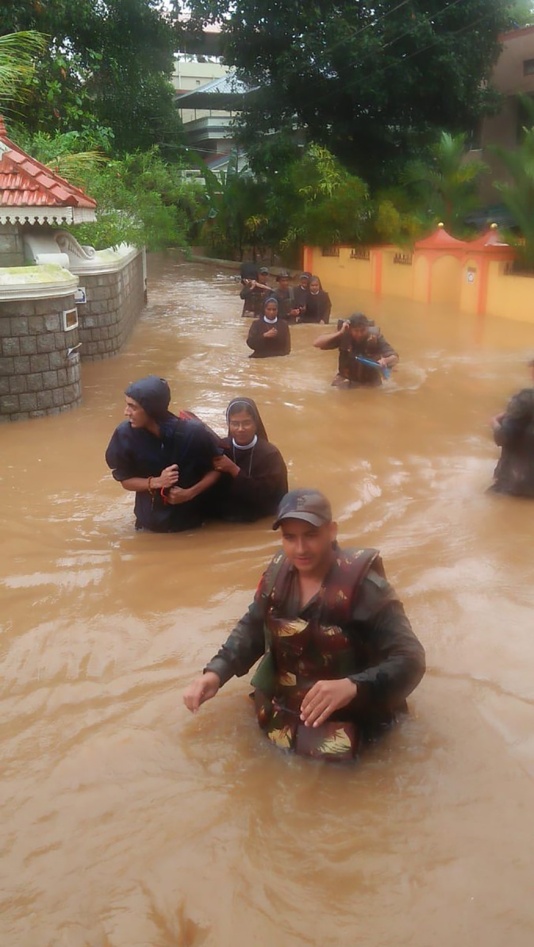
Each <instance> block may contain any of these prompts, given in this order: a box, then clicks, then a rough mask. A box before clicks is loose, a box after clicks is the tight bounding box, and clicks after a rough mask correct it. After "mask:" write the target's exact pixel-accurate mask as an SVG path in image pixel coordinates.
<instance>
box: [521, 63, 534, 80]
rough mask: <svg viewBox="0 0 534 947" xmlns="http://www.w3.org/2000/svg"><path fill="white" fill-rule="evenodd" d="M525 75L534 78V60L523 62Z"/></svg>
mask: <svg viewBox="0 0 534 947" xmlns="http://www.w3.org/2000/svg"><path fill="white" fill-rule="evenodd" d="M523 75H524V76H534V59H524V60H523Z"/></svg>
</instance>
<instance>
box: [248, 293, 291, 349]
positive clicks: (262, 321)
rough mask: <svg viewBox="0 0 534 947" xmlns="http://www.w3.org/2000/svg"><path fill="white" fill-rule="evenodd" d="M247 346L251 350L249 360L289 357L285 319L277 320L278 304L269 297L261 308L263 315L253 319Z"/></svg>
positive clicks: (288, 341) (288, 336) (289, 337)
mask: <svg viewBox="0 0 534 947" xmlns="http://www.w3.org/2000/svg"><path fill="white" fill-rule="evenodd" d="M247 345H248V347H249V349H253V352H252V355H250V356H249V357H250V358H270V357H271V356H275V355H289V353H290V351H291V336H290V335H289V326H288V324H287V322H286V320H285V319H279V318H278V302H277V300H276V299H275V298H274V296H269V297H268V299H266V300H265V303H264V306H263V314H262V315H261V316H260V318H259V319H255V320H254V322H253V323H252V325H251V326H250V330H249V333H248V336H247Z"/></svg>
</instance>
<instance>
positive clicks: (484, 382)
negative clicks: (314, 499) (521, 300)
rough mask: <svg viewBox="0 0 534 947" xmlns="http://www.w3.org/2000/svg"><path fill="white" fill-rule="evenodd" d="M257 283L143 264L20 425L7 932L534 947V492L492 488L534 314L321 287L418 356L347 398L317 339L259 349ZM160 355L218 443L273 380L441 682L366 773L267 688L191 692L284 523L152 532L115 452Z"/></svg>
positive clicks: (5, 750) (1, 904)
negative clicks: (292, 743)
mask: <svg viewBox="0 0 534 947" xmlns="http://www.w3.org/2000/svg"><path fill="white" fill-rule="evenodd" d="M319 275H320V274H319ZM239 288H240V286H239V283H237V282H236V281H235V279H234V277H233V274H231V273H230V271H225V272H222V271H220V270H218V269H217V268H216V267H208V266H202V265H200V264H196V265H195V264H191V263H183V262H181V261H180V260H179V259H178V257H177V256H173V255H172V254H168V255H165V256H161V257H158V258H157V259H152V260H149V305H148V307H147V309H146V310H145V312H144V314H143V317H142V318H141V320H140V322H139V323H138V325H137V327H136V329H135V330H134V333H133V335H132V337H131V339H130V341H129V343H128V345H127V347H126V349H125V351H124V352H123V353H122V354H121V355H120V356H118V357H116V358H112V359H109V360H108V361H103V362H96V363H89V364H84V365H83V371H82V380H83V405H82V407H81V408H80V409H78V410H75V411H71V412H67V413H65V414H62V415H59V416H55V417H50V418H42V419H36V420H33V421H28V422H19V423H17V424H4V425H2V426H0V445H1V453H2V467H1V471H0V486H1V493H0V510H1V522H2V531H1V540H0V542H1V559H0V601H1V611H0V628H1V632H2V634H1V644H2V705H1V706H2V715H1V716H2V731H1V733H2V736H1V741H2V742H1V755H2V762H3V778H2V781H1V785H0V800H1V815H2V829H1V833H2V838H1V848H2V851H3V859H2V863H1V872H2V879H1V880H2V884H1V893H0V944H1V945H2V947H200V945H202V947H274V945H280V947H305V945H313V947H349V945H356V944H358V945H361V947H472V945H473V944H476V943H480V944H483V945H484V947H532V944H533V942H534V903H533V900H532V888H533V884H534V855H533V851H534V846H533V839H532V835H533V829H532V826H533V824H534V782H533V781H534V675H533V671H532V668H533V664H534V639H533V626H534V622H533V619H532V614H533V611H532V609H533V604H534V585H533V581H532V541H533V540H532V537H533V531H534V503H533V502H532V501H528V500H520V499H510V498H506V497H499V496H492V495H488V494H486V493H485V489H486V488H487V486H488V485H489V484H490V483H491V475H492V470H493V467H494V465H495V463H496V460H497V458H498V449H497V448H496V447H495V446H494V444H493V441H492V437H491V431H490V428H489V419H490V417H491V416H492V415H493V414H495V413H497V412H498V411H500V410H502V409H503V408H504V406H505V404H506V401H507V400H508V398H509V396H510V395H511V394H512V393H513V392H515V391H517V390H519V389H520V388H522V387H526V386H527V385H528V377H527V371H526V368H525V359H526V356H527V355H530V356H531V357H532V355H533V354H534V331H533V328H532V326H528V325H524V324H523V325H521V324H519V323H513V322H509V321H507V320H489V319H488V320H487V322H486V324H485V325H480V324H479V323H477V320H475V319H474V318H472V317H470V316H465V315H460V314H459V313H457V312H455V311H451V310H449V309H447V307H433V308H431V309H430V308H428V307H425V306H423V305H420V304H416V303H411V302H410V303H408V302H406V301H404V300H396V299H384V300H377V299H376V298H375V297H372V296H370V295H369V296H366V295H365V294H363V295H359V296H358V298H352V297H350V295H349V294H348V293H347V292H346V291H345V290H342V291H340V290H336V287H335V286H326V287H325V288H326V289H327V290H328V291H330V295H331V297H332V300H333V313H332V321H333V322H334V323H335V320H336V318H337V317H340V316H347V315H348V314H350V313H351V312H354V311H357V310H363V311H364V312H366V313H367V315H369V316H371V317H373V318H375V319H376V320H377V323H378V324H379V325H380V326H381V328H382V331H383V333H384V335H385V336H386V338H387V339H388V341H390V342H391V343H392V345H393V346H394V347H395V348H396V349H397V350H398V352H399V353H400V356H401V361H400V363H399V366H398V368H397V369H396V370H395V372H394V373H393V376H392V380H391V381H390V382H388V383H387V384H386V385H385V386H384V387H383V388H382V389H381V390H376V389H375V390H353V391H343V390H339V389H332V388H330V382H331V380H332V378H333V376H334V374H335V371H336V366H337V354H336V353H335V352H321V351H319V350H317V349H314V348H313V347H312V341H313V339H314V338H315V337H316V336H317V335H318V334H320V333H321V331H324V330H323V327H319V326H313V325H305V326H297V327H295V328H292V330H291V331H292V353H291V355H290V356H289V357H287V358H280V359H267V360H249V359H248V358H247V355H248V349H247V348H246V346H245V336H246V331H247V329H248V325H249V323H248V320H247V321H246V322H245V320H243V319H242V318H241V303H240V301H239V299H238V293H239ZM332 329H335V324H334V326H333V327H332ZM149 373H156V374H160V375H162V376H164V377H165V378H167V380H168V381H169V384H170V386H171V391H172V395H173V398H172V403H171V409H172V408H174V409H175V410H178V409H179V408H181V407H182V408H188V409H190V410H192V411H195V412H196V413H197V414H199V415H200V416H201V417H202V418H203V420H205V421H207V422H208V423H209V424H210V425H211V426H212V427H213V428H215V429H216V430H217V431H218V432H219V433H221V434H223V433H225V423H224V412H225V408H226V405H227V404H228V402H229V401H230V399H231V398H232V397H234V396H235V395H237V394H242V395H249V396H251V397H252V398H254V399H255V400H256V402H257V404H258V407H259V410H260V412H261V414H262V417H263V419H264V420H265V424H266V428H267V431H268V434H269V437H270V439H271V440H272V441H273V443H275V444H276V446H277V447H279V449H280V450H281V451H282V454H283V455H284V457H285V459H286V461H287V464H288V470H289V479H290V486H292V487H294V486H310V487H317V488H319V489H320V490H323V491H324V492H325V493H327V495H328V496H329V497H330V498H331V500H332V505H333V507H334V513H335V514H337V520H338V523H339V530H340V540H341V543H342V545H343V544H345V545H357V546H360V545H361V546H376V547H378V548H379V549H381V551H382V555H383V558H384V563H385V566H386V570H387V573H388V577H389V578H390V580H391V582H392V583H393V584H394V585H395V586H396V588H397V589H398V591H399V593H400V597H401V598H402V600H403V601H404V604H405V607H406V611H407V613H408V615H409V617H410V619H411V621H412V624H413V627H414V630H415V631H416V633H417V635H418V637H419V638H420V639H421V641H422V642H423V644H424V645H425V648H426V651H427V661H428V671H427V674H426V677H425V678H424V679H423V682H422V684H421V685H420V687H419V688H418V689H417V690H416V691H415V693H414V695H413V696H412V697H411V699H410V701H409V703H410V709H411V716H410V717H409V718H408V720H407V721H406V722H404V723H403V724H402V725H401V726H400V727H398V728H397V729H396V730H395V731H394V732H392V733H391V734H389V735H388V737H387V738H386V739H384V741H383V742H382V743H381V744H379V745H378V746H376V747H375V748H373V749H372V750H370V751H369V753H368V755H367V756H365V757H364V758H363V759H362V760H361V762H360V763H359V764H357V765H354V766H348V767H347V766H343V765H341V766H335V765H331V766H328V765H324V764H319V763H313V762H309V761H306V760H304V759H302V758H297V757H290V758H288V757H287V756H285V755H284V754H282V753H280V752H278V751H276V750H275V749H274V748H273V747H271V746H270V745H269V744H268V742H267V741H266V740H265V739H264V738H263V737H262V735H261V733H260V731H259V730H258V727H257V724H256V721H255V717H254V714H253V709H252V706H251V702H250V701H249V700H248V699H247V695H248V693H249V687H248V678H241V679H234V680H232V681H231V682H230V683H229V684H228V685H227V686H225V687H224V689H223V691H222V692H221V694H220V695H219V696H218V698H217V699H216V700H214V701H212V702H210V703H209V704H207V705H206V706H205V707H203V708H202V709H201V711H200V712H199V714H198V715H196V716H192V715H190V714H189V713H188V712H187V711H186V709H185V708H184V707H183V705H182V700H181V692H182V689H183V687H184V686H185V685H186V684H187V683H188V682H189V681H190V680H191V679H192V678H193V677H194V676H196V675H197V673H198V672H199V671H200V669H201V668H202V667H203V665H204V663H205V662H206V661H207V660H208V659H209V658H210V657H211V656H212V654H213V653H214V651H216V650H217V648H218V646H219V644H220V643H221V642H222V641H223V640H224V639H225V637H226V635H227V634H228V632H229V631H230V630H231V628H232V626H233V623H234V620H235V619H237V618H238V617H240V615H241V614H242V613H243V612H244V611H245V609H246V607H247V605H248V603H249V601H250V600H251V597H252V592H253V590H254V589H255V588H256V585H257V582H258V579H259V576H260V574H261V572H262V570H263V568H264V567H265V565H266V563H267V562H268V560H269V558H270V556H271V555H272V553H273V551H274V550H275V549H276V548H277V534H275V533H273V531H272V530H271V529H270V521H269V520H266V521H261V522H260V523H256V524H239V525H227V524H220V523H219V524H212V525H209V526H207V527H204V528H203V529H202V530H199V531H197V532H194V533H190V534H164V535H161V534H150V533H136V532H135V531H134V528H133V522H134V521H133V514H132V508H133V495H132V494H127V493H126V491H124V490H122V489H121V488H120V486H119V484H117V483H116V482H115V481H114V480H113V479H112V477H111V474H110V472H109V470H108V469H107V467H106V465H105V462H104V450H105V448H106V446H107V443H108V440H109V438H110V436H111V433H112V431H113V429H114V427H115V426H116V425H117V424H118V423H119V422H120V421H121V420H122V413H123V406H124V397H123V391H124V389H125V387H126V385H127V384H128V383H129V382H130V381H132V380H134V379H136V378H139V377H141V376H143V375H147V374H149Z"/></svg>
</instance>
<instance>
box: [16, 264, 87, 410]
mask: <svg viewBox="0 0 534 947" xmlns="http://www.w3.org/2000/svg"><path fill="white" fill-rule="evenodd" d="M71 282H72V283H74V284H75V281H74V280H72V279H71ZM74 289H75V287H74V286H72V287H71V290H70V293H69V294H67V295H61V296H59V295H58V296H51V297H49V298H46V299H26V300H21V299H18V300H16V299H13V300H7V301H2V300H0V421H9V420H11V421H18V420H21V419H24V418H38V417H42V416H43V415H47V414H58V413H59V412H60V411H65V410H66V409H67V408H72V407H74V406H75V405H78V404H80V402H81V384H80V357H79V355H78V350H76V349H74V351H71V352H69V350H70V349H73V347H74V346H76V345H77V343H78V341H79V340H78V330H77V329H76V328H74V329H71V330H69V331H65V329H64V328H63V312H64V310H67V309H73V308H74V305H75V304H74Z"/></svg>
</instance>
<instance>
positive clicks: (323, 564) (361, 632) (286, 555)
mask: <svg viewBox="0 0 534 947" xmlns="http://www.w3.org/2000/svg"><path fill="white" fill-rule="evenodd" d="M278 528H280V530H281V533H282V549H281V551H280V552H279V553H277V554H276V555H275V557H274V558H273V560H272V561H271V563H270V565H269V566H268V568H267V570H266V572H265V573H264V574H263V576H262V578H261V580H260V584H259V586H258V589H257V591H256V595H255V597H254V601H253V602H252V604H251V605H250V606H249V609H248V611H247V613H246V614H245V615H244V616H243V617H242V618H241V620H240V621H239V622H238V623H237V625H236V626H235V628H234V630H233V631H232V632H231V634H230V636H229V637H228V639H227V641H226V642H225V644H224V645H223V646H222V647H221V648H220V650H219V651H218V653H217V654H216V655H215V656H214V657H213V658H212V659H211V661H209V662H208V664H207V665H206V667H205V668H204V673H203V674H202V675H201V676H200V677H198V678H197V679H196V680H195V681H193V682H192V683H191V684H190V685H189V687H187V688H186V690H185V692H184V695H183V699H184V703H185V705H186V707H187V708H188V709H189V710H190V711H192V712H193V713H194V712H196V711H197V710H198V709H199V707H200V706H201V705H202V704H203V703H204V702H205V701H207V700H210V699H211V698H213V697H215V695H216V694H217V693H218V691H219V690H220V688H221V687H222V686H223V685H224V684H225V683H226V682H227V681H228V680H230V678H231V677H233V676H234V675H236V676H237V677H241V676H242V675H244V674H246V673H247V672H248V671H249V670H250V668H251V667H252V666H253V664H255V663H256V661H258V659H260V658H261V659H262V660H261V662H260V664H259V666H258V668H257V670H256V673H255V674H254V676H253V678H252V684H253V686H254V688H255V691H254V702H255V706H256V713H257V717H258V722H259V724H260V727H261V728H262V729H263V731H264V732H265V734H266V736H267V737H268V738H269V740H271V742H272V743H273V744H275V745H276V746H278V747H281V748H284V749H288V750H294V751H295V752H296V753H298V754H300V755H302V756H312V757H318V758H321V759H325V760H348V759H354V758H355V757H356V756H357V755H358V753H359V750H360V749H361V747H362V746H363V744H364V743H365V742H367V741H369V740H371V739H373V738H375V737H376V736H377V734H378V733H380V732H381V730H383V729H384V728H385V727H387V726H389V725H390V724H391V723H392V722H393V721H394V720H395V719H396V715H397V714H399V713H401V712H403V711H404V712H405V711H406V709H407V707H406V697H407V696H408V695H409V694H410V693H411V692H412V691H413V690H414V688H415V687H417V685H418V683H419V681H420V680H421V678H422V677H423V674H424V671H425V653H424V649H423V647H422V645H421V643H420V642H419V640H418V639H417V638H416V636H415V634H414V632H413V631H412V628H411V625H410V622H409V620H408V618H407V617H406V614H405V612H404V609H403V606H402V604H401V602H400V601H399V598H398V596H397V594H396V593H395V590H394V589H393V587H392V586H391V585H390V584H389V582H388V581H387V579H386V576H385V572H384V568H383V565H382V561H381V559H380V555H379V553H378V550H376V549H352V550H351V549H341V548H340V547H339V545H338V543H337V525H336V523H335V522H334V521H333V518H332V509H331V506H330V503H329V501H328V499H327V498H326V497H325V496H324V494H322V493H320V492H319V491H318V490H310V489H297V490H291V491H290V492H289V493H287V494H286V495H285V497H283V499H282V500H281V502H280V505H279V507H278V512H277V516H276V519H275V522H274V524H273V529H278Z"/></svg>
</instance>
